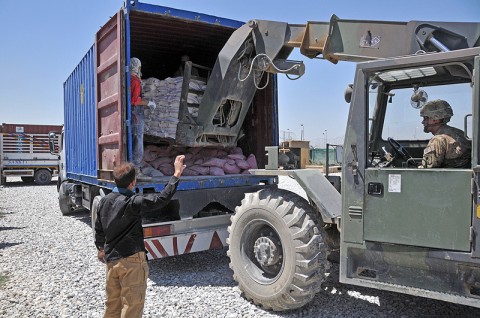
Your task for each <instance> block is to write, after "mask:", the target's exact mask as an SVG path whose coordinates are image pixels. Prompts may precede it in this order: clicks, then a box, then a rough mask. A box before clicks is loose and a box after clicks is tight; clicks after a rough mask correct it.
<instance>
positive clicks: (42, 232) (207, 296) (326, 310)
mask: <svg viewBox="0 0 480 318" xmlns="http://www.w3.org/2000/svg"><path fill="white" fill-rule="evenodd" d="M19 180H20V179H18V181H16V180H15V179H12V181H11V180H10V179H8V180H7V181H8V182H7V184H6V186H4V187H0V213H2V214H3V217H0V275H1V276H5V275H6V276H7V277H8V279H7V282H6V283H5V284H4V285H3V286H1V287H0V317H9V318H15V317H25V316H31V317H49V318H50V317H102V315H103V301H104V296H105V295H104V290H103V289H104V280H105V267H104V265H103V264H101V263H99V262H98V261H97V260H96V249H95V247H94V244H93V235H92V231H91V228H90V216H89V214H88V213H86V212H81V213H77V214H75V215H73V216H68V217H63V216H61V213H60V211H59V208H58V202H57V192H56V187H55V185H54V183H52V184H51V185H48V186H34V185H25V184H23V183H22V182H20V181H19ZM281 187H283V188H288V189H293V190H295V191H297V192H298V193H299V194H302V195H304V193H303V192H302V191H301V189H299V188H298V185H297V184H296V183H295V182H294V181H293V180H291V179H289V178H288V177H282V178H281ZM228 262H229V260H228V257H227V255H226V250H225V249H224V250H218V251H208V252H202V253H195V254H190V255H183V256H180V257H175V258H167V259H162V260H157V261H153V262H150V279H149V281H148V291H147V300H146V305H145V311H144V317H231V318H233V317H372V316H375V317H420V316H423V317H424V316H429V317H460V316H461V317H480V310H479V309H476V308H472V307H467V306H460V305H455V304H450V303H446V302H441V301H435V300H429V299H425V298H419V297H414V296H409V295H403V294H397V293H392V292H384V291H378V290H373V289H368V288H361V287H356V286H351V285H343V284H340V283H339V282H338V278H337V277H338V276H337V275H338V267H336V266H333V267H332V273H331V275H330V276H329V278H328V279H327V281H326V282H325V283H324V284H323V292H321V293H319V294H318V295H317V296H316V297H315V298H314V300H313V301H312V302H311V303H310V304H308V305H307V306H305V307H303V308H301V309H299V310H295V311H291V312H286V313H274V312H268V311H264V310H262V309H259V308H258V307H256V306H254V305H252V304H250V303H249V302H248V301H246V300H245V299H243V298H242V297H241V296H240V292H239V290H238V289H237V288H236V287H235V282H234V281H233V279H232V272H231V270H230V269H229V267H228Z"/></svg>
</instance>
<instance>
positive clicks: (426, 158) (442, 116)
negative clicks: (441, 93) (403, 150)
mask: <svg viewBox="0 0 480 318" xmlns="http://www.w3.org/2000/svg"><path fill="white" fill-rule="evenodd" d="M420 116H422V117H423V120H422V125H423V131H424V132H426V133H429V132H430V133H432V134H433V135H434V136H433V137H432V139H430V141H429V142H428V145H427V148H425V150H424V152H423V160H422V166H420V167H422V168H470V164H471V149H472V146H471V143H470V141H469V140H467V138H466V137H465V134H464V132H463V131H462V130H460V129H458V128H454V127H451V126H449V125H447V123H448V122H449V121H450V118H451V117H452V116H453V110H452V107H450V105H449V104H448V103H447V102H446V101H444V100H441V99H437V100H432V101H430V102H428V103H427V104H425V106H423V107H422V109H421V110H420Z"/></svg>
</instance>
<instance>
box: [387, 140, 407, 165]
mask: <svg viewBox="0 0 480 318" xmlns="http://www.w3.org/2000/svg"><path fill="white" fill-rule="evenodd" d="M387 140H388V143H389V144H390V146H391V147H392V149H393V151H394V152H395V155H396V156H400V157H401V158H402V159H403V160H405V161H408V160H409V159H412V158H413V157H412V156H411V155H410V154H409V153H408V151H407V149H405V147H403V146H402V145H400V144H399V143H398V141H396V140H395V139H393V138H390V137H388V139H387Z"/></svg>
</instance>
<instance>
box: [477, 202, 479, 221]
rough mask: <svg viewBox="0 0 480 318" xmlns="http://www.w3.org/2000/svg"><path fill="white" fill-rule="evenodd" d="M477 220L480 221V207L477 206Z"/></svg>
mask: <svg viewBox="0 0 480 318" xmlns="http://www.w3.org/2000/svg"><path fill="white" fill-rule="evenodd" d="M477 218H479V219H480V205H477Z"/></svg>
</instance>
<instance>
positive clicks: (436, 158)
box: [423, 136, 447, 168]
mask: <svg viewBox="0 0 480 318" xmlns="http://www.w3.org/2000/svg"><path fill="white" fill-rule="evenodd" d="M446 151H447V140H446V139H445V138H443V137H441V136H433V138H432V139H430V141H429V142H428V145H427V148H425V150H424V151H423V166H424V167H425V168H438V167H441V166H442V164H443V162H444V160H445V153H446Z"/></svg>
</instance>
